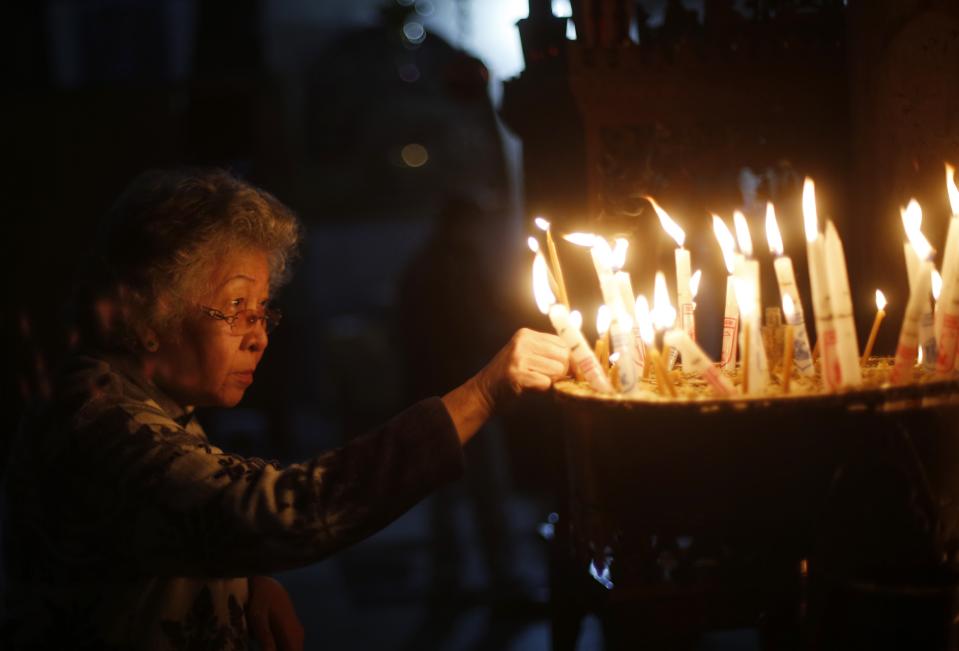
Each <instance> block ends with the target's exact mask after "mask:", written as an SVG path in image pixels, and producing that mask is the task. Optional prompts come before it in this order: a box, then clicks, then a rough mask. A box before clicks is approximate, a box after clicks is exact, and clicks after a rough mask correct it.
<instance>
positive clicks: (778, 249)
mask: <svg viewBox="0 0 959 651" xmlns="http://www.w3.org/2000/svg"><path fill="white" fill-rule="evenodd" d="M766 241H767V242H768V243H769V252H770V253H772V254H773V255H775V256H781V255H782V254H783V252H784V251H785V248H784V247H783V236H782V233H780V232H779V223H778V222H777V221H776V209H775V208H773V204H772V202H771V201H767V202H766Z"/></svg>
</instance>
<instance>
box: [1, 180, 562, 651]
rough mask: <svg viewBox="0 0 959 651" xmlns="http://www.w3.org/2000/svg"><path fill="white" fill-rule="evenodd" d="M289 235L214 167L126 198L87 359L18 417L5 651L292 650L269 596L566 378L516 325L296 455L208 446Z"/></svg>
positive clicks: (395, 510) (106, 253) (102, 278)
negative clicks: (418, 392) (327, 446)
mask: <svg viewBox="0 0 959 651" xmlns="http://www.w3.org/2000/svg"><path fill="white" fill-rule="evenodd" d="M298 237H299V225H298V223H297V221H296V219H295V217H294V216H293V215H292V214H291V213H290V211H289V210H287V209H286V208H285V207H284V206H283V205H282V204H281V203H280V202H279V201H277V200H276V199H275V198H273V197H272V196H270V195H269V194H267V193H266V192H264V191H262V190H259V189H257V188H255V187H252V186H250V185H249V184H247V183H244V182H243V181H240V180H238V179H236V178H235V177H233V176H231V175H229V174H228V173H226V172H222V171H211V172H196V173H187V172H152V173H147V174H145V175H143V176H141V177H140V178H138V179H137V180H136V181H134V182H133V184H132V185H131V186H130V187H129V188H128V189H127V191H126V192H125V193H124V194H123V196H122V197H121V198H120V199H119V201H118V202H117V204H116V205H115V206H114V208H113V210H112V211H111V213H110V217H109V219H108V220H107V223H106V224H105V228H104V229H103V231H102V233H101V237H100V238H99V245H98V249H97V251H98V255H97V256H96V264H94V265H93V266H92V267H91V273H89V274H88V276H87V278H86V280H85V283H84V286H85V290H86V292H85V295H86V297H87V300H86V301H84V304H86V305H88V306H89V310H88V314H87V318H86V319H82V320H81V323H83V324H85V327H84V328H83V329H82V334H83V337H82V341H84V342H85V343H86V344H87V345H86V350H85V352H84V354H82V355H78V356H77V357H76V358H75V359H74V360H73V361H72V362H71V363H70V364H68V365H67V366H66V368H64V369H63V370H62V372H61V374H60V377H59V380H58V382H57V385H56V389H55V393H54V399H53V401H52V402H51V404H50V405H48V406H47V407H46V408H44V409H42V410H38V411H37V412H36V413H32V414H30V415H28V417H27V418H25V419H24V424H23V426H22V428H21V431H20V435H19V436H18V440H17V441H16V442H15V444H14V451H13V454H12V462H11V464H10V468H9V470H8V485H7V506H6V515H7V520H8V521H7V522H6V524H5V525H4V533H5V535H6V540H5V544H4V553H5V557H6V558H5V560H6V565H7V583H8V585H7V590H6V591H7V599H6V610H7V613H6V619H7V622H6V624H5V627H4V636H5V637H4V638H2V639H3V640H4V645H3V647H4V648H22V647H30V648H87V647H95V648H101V647H110V648H112V647H118V648H149V649H179V648H191V649H193V648H210V649H241V648H245V647H246V645H247V644H246V643H247V638H248V636H249V635H252V636H253V637H255V638H257V639H259V641H260V643H261V644H262V645H263V646H264V647H265V648H275V647H276V648H297V647H299V646H302V628H301V627H300V626H299V622H298V621H297V620H296V616H295V614H294V613H293V610H292V608H291V607H290V605H289V599H288V597H287V595H286V593H285V591H283V589H282V588H281V587H279V584H277V583H276V582H275V581H272V580H271V579H266V578H264V577H259V576H258V575H260V574H266V573H270V572H275V571H279V570H284V569H288V568H293V567H298V566H303V565H307V564H309V563H314V562H316V561H318V560H320V559H322V558H324V557H325V556H327V555H329V554H331V553H333V552H335V551H336V550H338V549H340V548H341V547H344V546H346V545H349V544H351V543H353V542H356V541H357V540H360V539H362V538H363V537H365V536H368V535H370V534H371V533H372V532H374V531H376V530H378V529H379V528H381V527H383V526H384V525H386V524H387V523H389V522H390V521H392V520H393V519H394V518H396V517H397V516H398V515H400V514H401V513H403V512H404V511H406V510H407V509H408V508H410V507H411V506H412V505H413V504H415V503H416V502H417V501H418V500H420V499H421V498H423V497H424V496H425V495H427V494H428V493H429V492H430V491H432V490H434V489H435V488H437V487H438V486H440V485H442V484H443V483H445V482H448V481H450V480H452V479H455V478H456V477H458V476H459V475H460V473H461V471H462V463H463V461H462V454H461V446H462V445H463V444H464V443H466V441H468V440H469V439H470V437H471V436H473V434H474V433H475V432H476V431H477V430H478V429H479V427H480V426H481V425H482V424H483V423H484V421H486V419H487V418H489V417H490V415H491V414H492V412H493V411H494V409H495V408H496V406H497V405H498V404H500V403H501V401H503V400H504V399H505V398H507V397H510V396H515V395H518V394H520V393H522V392H524V391H526V390H528V389H534V390H544V389H547V388H548V387H549V386H550V384H551V382H552V381H553V380H554V379H556V378H558V377H561V376H563V375H564V374H565V373H566V370H567V359H568V351H567V349H566V347H565V345H564V344H563V342H562V341H561V340H560V339H559V338H558V337H555V336H553V335H548V334H542V333H537V332H533V331H529V330H521V331H519V332H518V333H516V335H515V336H514V337H513V338H512V340H511V341H510V342H509V343H508V344H507V345H506V346H505V347H504V348H503V349H502V350H501V351H500V352H499V353H498V354H497V355H496V356H495V358H494V359H493V360H492V361H491V362H489V364H488V365H487V366H486V367H485V368H483V369H482V370H480V371H479V372H478V373H477V374H476V375H475V376H473V377H471V378H469V379H468V380H466V382H465V383H464V384H462V385H461V386H459V387H457V388H454V389H452V390H451V391H450V392H449V393H447V394H446V395H444V396H442V397H441V398H440V397H437V398H431V399H428V400H424V401H423V402H420V403H418V404H415V405H413V406H412V407H410V408H409V409H407V410H406V411H404V412H403V413H401V414H399V415H398V416H396V417H395V418H393V419H392V420H390V421H389V422H387V423H386V424H384V425H383V426H381V427H380V428H379V429H377V430H375V431H373V432H370V433H368V434H366V435H365V436H362V437H359V438H356V439H354V440H352V441H351V442H350V443H348V444H347V445H345V446H343V447H341V448H339V449H336V450H332V451H328V452H323V453H321V454H318V455H317V456H315V457H313V458H312V459H308V460H306V461H304V462H302V463H298V464H295V465H291V466H288V467H280V466H278V465H276V464H274V463H269V462H266V461H263V460H261V459H255V458H243V457H239V456H236V455H233V454H229V453H227V452H224V451H222V450H219V449H217V448H216V447H214V446H212V445H210V443H209V442H208V440H207V438H206V435H205V434H204V432H203V430H202V428H201V427H200V425H199V424H198V423H197V421H196V419H195V418H194V409H195V408H196V407H203V406H217V407H232V406H234V405H236V404H237V403H238V402H239V401H240V400H241V399H242V398H243V394H244V392H245V391H246V389H247V388H248V387H249V386H250V384H251V383H252V382H253V378H254V374H255V372H256V368H257V365H258V364H259V362H260V359H261V358H262V357H263V353H264V352H265V350H266V347H267V343H268V341H269V334H270V332H271V330H272V329H273V327H274V326H275V325H276V324H277V323H278V322H279V314H278V313H277V312H276V311H274V310H273V309H272V308H270V307H269V300H270V296H271V294H272V293H273V291H274V290H275V289H276V287H277V286H278V285H279V284H280V283H281V282H282V281H283V280H284V279H285V278H286V276H287V273H288V264H289V261H290V257H291V255H292V252H293V251H294V248H295V246H296V244H297V240H298Z"/></svg>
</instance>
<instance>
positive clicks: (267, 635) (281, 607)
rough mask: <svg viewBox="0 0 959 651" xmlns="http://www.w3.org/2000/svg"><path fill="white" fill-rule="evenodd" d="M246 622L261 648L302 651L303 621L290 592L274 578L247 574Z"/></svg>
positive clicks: (270, 650) (265, 650)
mask: <svg viewBox="0 0 959 651" xmlns="http://www.w3.org/2000/svg"><path fill="white" fill-rule="evenodd" d="M246 624H247V628H249V630H250V635H251V636H253V639H254V640H256V641H257V642H259V643H260V648H261V649H263V651H303V625H302V624H300V620H299V619H298V618H297V616H296V611H295V610H294V609H293V602H292V601H291V600H290V595H289V594H287V592H286V590H285V589H284V588H283V586H282V585H280V583H279V581H277V580H276V579H272V578H270V577H268V576H253V577H250V602H249V604H247V608H246Z"/></svg>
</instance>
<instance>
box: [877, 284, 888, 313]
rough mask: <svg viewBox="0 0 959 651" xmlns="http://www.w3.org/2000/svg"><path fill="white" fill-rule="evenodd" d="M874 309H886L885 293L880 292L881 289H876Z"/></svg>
mask: <svg viewBox="0 0 959 651" xmlns="http://www.w3.org/2000/svg"><path fill="white" fill-rule="evenodd" d="M876 309H877V310H879V311H882V310H885V309H886V295H885V294H883V293H882V290H881V289H877V290H876Z"/></svg>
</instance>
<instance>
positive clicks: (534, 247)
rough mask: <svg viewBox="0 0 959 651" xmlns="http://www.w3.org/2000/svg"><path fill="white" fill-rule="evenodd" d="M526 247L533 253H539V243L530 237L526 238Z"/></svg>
mask: <svg viewBox="0 0 959 651" xmlns="http://www.w3.org/2000/svg"><path fill="white" fill-rule="evenodd" d="M526 246H528V247H529V250H530V251H532V252H533V253H539V241H537V239H536V238H535V237H533V236H532V235H530V236H529V237H527V238H526Z"/></svg>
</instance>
